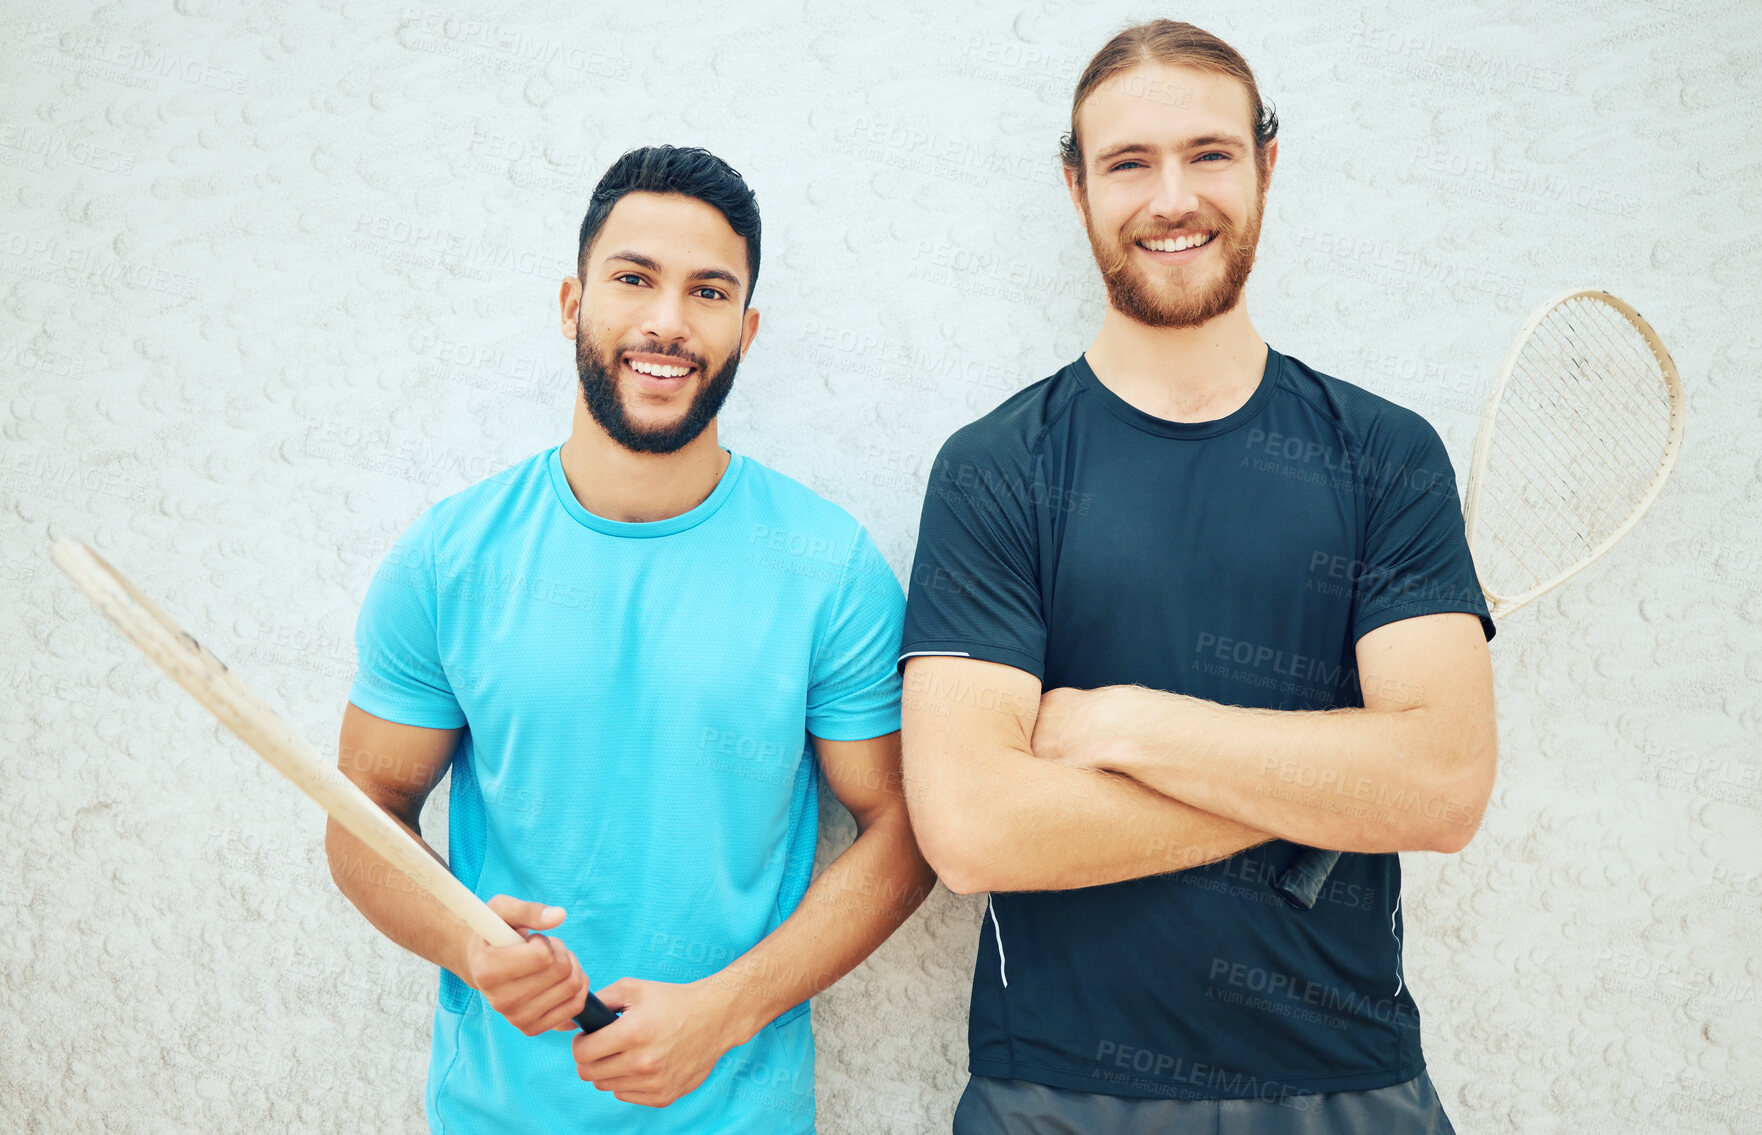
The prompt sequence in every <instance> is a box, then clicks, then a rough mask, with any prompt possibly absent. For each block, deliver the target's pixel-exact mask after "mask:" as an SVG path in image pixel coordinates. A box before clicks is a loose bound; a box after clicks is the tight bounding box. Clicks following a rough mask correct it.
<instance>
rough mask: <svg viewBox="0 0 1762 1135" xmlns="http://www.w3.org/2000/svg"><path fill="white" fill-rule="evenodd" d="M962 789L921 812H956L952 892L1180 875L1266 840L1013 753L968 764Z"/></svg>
mask: <svg viewBox="0 0 1762 1135" xmlns="http://www.w3.org/2000/svg"><path fill="white" fill-rule="evenodd" d="M962 782H963V783H962V785H961V786H960V787H959V788H956V789H954V791H955V792H956V793H958V796H957V799H956V800H954V801H938V802H931V801H924V802H923V803H924V805H925V806H939V805H941V804H948V803H956V804H957V805H958V807H957V811H958V812H959V817H958V818H956V819H953V820H950V821H948V823H950V824H958V825H959V826H960V829H961V830H962V831H963V832H964V833H965V834H964V835H963V836H962V838H961V841H960V844H961V850H960V852H959V853H958V855H957V856H955V866H954V868H953V869H948V868H945V869H944V871H943V882H944V883H946V884H948V886H949V887H950V888H951V889H954V890H958V891H966V892H977V891H1063V890H1072V889H1075V888H1078V887H1095V886H1100V885H1102V884H1104V883H1117V882H1122V881H1124V880H1127V879H1139V878H1143V877H1145V876H1147V875H1162V874H1167V873H1169V872H1172V871H1184V870H1186V869H1188V868H1190V867H1198V866H1201V865H1202V864H1206V863H1213V862H1216V861H1217V860H1220V859H1227V858H1228V857H1230V856H1232V855H1234V854H1236V853H1237V852H1239V851H1243V850H1245V849H1247V848H1250V847H1254V846H1257V845H1259V844H1262V843H1265V842H1267V841H1268V840H1270V839H1272V838H1273V836H1272V835H1270V834H1269V833H1268V832H1266V831H1263V830H1260V829H1258V828H1255V827H1253V826H1251V825H1248V824H1244V823H1240V822H1238V821H1236V820H1234V819H1230V818H1227V817H1225V816H1221V815H1215V814H1213V813H1211V812H1208V811H1205V810H1203V809H1201V808H1199V807H1195V806H1194V805H1192V804H1189V803H1186V802H1184V801H1180V800H1174V799H1171V798H1169V797H1168V796H1166V795H1163V794H1161V793H1158V792H1156V791H1154V790H1152V789H1150V788H1147V787H1146V786H1144V785H1142V784H1139V783H1137V782H1135V781H1133V780H1131V779H1129V778H1127V777H1124V776H1117V775H1114V774H1111V773H1106V772H1098V771H1096V770H1093V769H1084V768H1072V767H1068V766H1066V765H1062V764H1059V763H1056V762H1053V761H1043V760H1039V759H1037V758H1035V757H1033V756H1031V755H1029V754H1028V753H1025V752H1020V751H1017V750H1014V749H1011V750H1006V751H1003V752H994V753H990V754H985V755H974V756H973V757H972V758H970V763H969V764H968V766H967V768H966V770H965V775H963V777H962ZM959 797H964V799H960V798H959ZM914 802H916V801H914Z"/></svg>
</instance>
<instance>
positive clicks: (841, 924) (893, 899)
mask: <svg viewBox="0 0 1762 1135" xmlns="http://www.w3.org/2000/svg"><path fill="white" fill-rule="evenodd" d="M935 885H936V876H935V874H934V873H932V872H931V870H930V868H929V866H928V865H927V864H925V862H924V858H923V856H922V855H921V854H919V852H918V845H917V843H916V841H914V840H913V838H912V831H911V825H910V823H909V822H908V820H907V818H906V815H905V810H904V809H903V808H899V809H896V810H894V811H892V812H891V813H890V814H889V815H887V816H885V817H883V818H880V819H878V820H876V821H875V822H874V823H872V824H870V825H869V826H868V827H866V828H864V829H862V830H861V831H860V832H859V833H858V835H857V838H856V839H855V840H854V841H852V843H851V845H850V846H849V847H847V848H845V849H844V851H843V853H842V854H840V855H839V856H838V858H836V859H834V860H833V861H832V862H831V863H829V864H827V866H826V869H825V870H824V871H822V872H820V874H819V877H818V878H816V879H815V880H814V881H813V884H812V885H810V886H809V887H808V890H807V893H806V894H805V895H803V896H802V900H801V902H800V904H798V905H797V906H796V909H795V911H794V912H793V913H792V914H790V916H789V917H788V918H786V919H784V921H783V922H782V924H781V925H779V926H778V927H777V928H776V929H775V930H773V931H771V933H769V934H767V935H766V936H765V937H764V938H763V939H761V940H760V941H759V943H758V944H757V945H755V946H754V947H753V948H752V949H750V950H748V951H747V952H746V953H744V954H742V955H741V956H740V957H739V958H737V959H735V960H734V961H733V962H732V963H730V964H729V965H728V966H727V967H726V968H724V969H723V970H721V971H720V972H719V973H716V974H713V975H711V976H710V977H708V978H706V979H705V984H707V985H711V986H714V987H717V988H719V989H721V990H723V991H724V992H725V993H726V994H727V996H728V1005H729V1012H730V1013H731V1014H733V1015H734V1016H735V1017H736V1018H737V1020H738V1022H739V1041H740V1042H744V1041H746V1040H749V1039H751V1037H752V1036H753V1035H754V1034H756V1033H757V1032H758V1031H759V1030H760V1029H761V1028H763V1027H765V1026H766V1025H768V1024H770V1023H771V1022H772V1021H773V1020H775V1019H776V1018H777V1017H778V1016H779V1015H780V1014H782V1013H783V1012H784V1011H785V1010H787V1009H789V1008H791V1007H793V1006H795V1005H799V1004H800V1003H801V1002H803V1001H805V1000H807V999H808V998H809V997H812V996H813V995H815V994H817V993H821V992H823V991H824V990H826V989H827V988H829V987H830V986H831V985H832V984H833V983H834V982H836V981H837V980H838V979H839V978H841V977H843V976H844V975H845V974H847V973H849V972H850V971H851V970H852V969H854V968H856V966H857V964H858V963H859V962H861V961H862V960H863V959H864V958H866V957H868V956H869V955H870V954H871V953H873V952H874V951H875V948H876V947H877V946H879V945H880V944H881V943H882V942H884V941H886V940H887V936H888V935H890V934H892V933H893V932H894V931H895V930H897V929H898V928H899V926H900V924H901V923H903V922H905V920H906V919H907V918H910V917H911V915H912V912H913V911H915V910H917V909H918V906H919V904H921V903H922V902H923V901H924V899H925V898H926V897H927V896H928V895H929V893H930V889H931V888H932V887H934V886H935Z"/></svg>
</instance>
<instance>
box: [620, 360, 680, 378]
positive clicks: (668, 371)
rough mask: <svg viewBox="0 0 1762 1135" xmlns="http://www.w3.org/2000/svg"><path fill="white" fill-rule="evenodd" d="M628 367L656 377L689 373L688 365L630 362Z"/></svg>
mask: <svg viewBox="0 0 1762 1135" xmlns="http://www.w3.org/2000/svg"><path fill="white" fill-rule="evenodd" d="M630 369H631V370H634V371H639V372H641V373H643V374H649V375H653V376H654V377H656V378H680V377H683V376H684V375H688V374H690V373H691V368H690V367H665V366H659V365H657V364H655V363H639V362H631V363H630Z"/></svg>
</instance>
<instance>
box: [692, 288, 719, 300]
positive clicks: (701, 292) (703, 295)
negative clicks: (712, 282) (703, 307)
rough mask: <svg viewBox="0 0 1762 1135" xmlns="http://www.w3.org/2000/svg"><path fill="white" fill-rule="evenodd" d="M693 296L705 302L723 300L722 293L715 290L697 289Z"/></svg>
mask: <svg viewBox="0 0 1762 1135" xmlns="http://www.w3.org/2000/svg"><path fill="white" fill-rule="evenodd" d="M695 294H696V295H697V297H698V298H699V299H706V300H719V299H722V298H724V297H723V295H722V293H721V292H719V291H717V290H716V289H715V288H699V289H697V291H696V293H695Z"/></svg>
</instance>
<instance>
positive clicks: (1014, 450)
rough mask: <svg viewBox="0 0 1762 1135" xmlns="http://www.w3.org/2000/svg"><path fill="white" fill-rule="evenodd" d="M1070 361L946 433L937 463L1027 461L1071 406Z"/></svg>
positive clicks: (1072, 364)
mask: <svg viewBox="0 0 1762 1135" xmlns="http://www.w3.org/2000/svg"><path fill="white" fill-rule="evenodd" d="M1075 365H1076V364H1075V363H1071V364H1068V365H1066V366H1063V367H1060V368H1059V369H1058V370H1056V371H1054V372H1053V373H1052V374H1050V375H1048V376H1047V377H1045V378H1042V379H1039V380H1038V381H1036V382H1031V383H1029V384H1028V385H1027V386H1024V387H1023V388H1022V389H1020V390H1018V391H1016V392H1015V393H1014V394H1011V395H1010V396H1009V397H1008V398H1005V399H1004V400H1003V401H1002V402H1000V403H998V404H997V405H996V406H995V407H993V408H992V409H991V410H989V411H987V412H986V413H985V414H983V415H981V416H980V417H978V418H975V419H973V420H972V421H970V422H968V423H967V424H966V425H964V426H962V427H960V428H959V429H957V430H955V431H954V432H953V433H951V434H949V435H948V439H947V440H946V441H944V442H943V443H942V448H941V450H940V452H938V454H937V460H938V462H939V463H944V462H952V463H956V464H960V463H972V462H978V463H982V464H985V465H996V466H1011V465H1017V464H1021V463H1025V462H1026V461H1028V460H1029V459H1030V458H1031V457H1032V456H1033V454H1034V452H1035V450H1036V449H1037V448H1038V447H1039V445H1040V442H1041V439H1042V438H1044V437H1045V436H1046V431H1047V429H1048V428H1049V427H1050V426H1051V425H1052V424H1053V423H1054V422H1056V421H1057V420H1058V419H1059V417H1060V416H1062V415H1063V414H1064V412H1065V411H1066V410H1067V409H1068V408H1069V406H1070V404H1071V399H1072V397H1073V396H1074V394H1075V391H1076V380H1075V378H1074V377H1073V376H1072V373H1071V371H1072V367H1074V366H1075Z"/></svg>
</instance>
